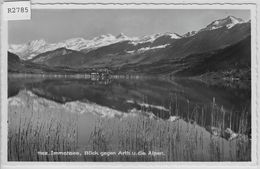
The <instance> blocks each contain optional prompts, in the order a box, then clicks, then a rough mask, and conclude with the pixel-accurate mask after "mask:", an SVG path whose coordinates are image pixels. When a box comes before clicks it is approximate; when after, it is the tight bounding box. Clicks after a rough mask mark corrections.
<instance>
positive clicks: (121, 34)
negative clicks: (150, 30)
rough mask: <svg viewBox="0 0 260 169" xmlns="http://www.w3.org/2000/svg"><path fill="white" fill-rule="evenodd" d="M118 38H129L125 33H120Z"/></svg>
mask: <svg viewBox="0 0 260 169" xmlns="http://www.w3.org/2000/svg"><path fill="white" fill-rule="evenodd" d="M116 38H117V39H129V37H128V36H126V35H125V34H124V33H120V34H119V35H117V36H116Z"/></svg>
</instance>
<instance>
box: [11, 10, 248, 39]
mask: <svg viewBox="0 0 260 169" xmlns="http://www.w3.org/2000/svg"><path fill="white" fill-rule="evenodd" d="M229 15H231V16H235V17H238V18H241V19H243V20H245V21H248V20H249V19H250V11H249V10H232V9H228V10H224V9H215V10H214V9H210V10H208V9H192V10H191V9H48V10H47V9H34V10H32V18H31V20H25V21H9V23H8V36H9V43H10V44H20V43H27V42H29V41H32V40H38V39H44V40H46V41H47V42H49V43H56V42H60V41H63V40H66V39H70V38H78V37H82V38H85V39H92V38H94V37H96V36H100V35H104V34H112V35H114V36H117V35H118V34H120V33H124V34H125V35H127V36H129V37H140V36H144V35H151V34H155V33H165V32H172V33H177V34H180V35H183V34H185V33H187V32H189V31H197V30H199V29H201V28H203V27H205V26H207V25H208V24H210V23H211V22H212V21H214V20H217V19H222V18H225V17H227V16H229Z"/></svg>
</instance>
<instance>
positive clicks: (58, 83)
mask: <svg viewBox="0 0 260 169" xmlns="http://www.w3.org/2000/svg"><path fill="white" fill-rule="evenodd" d="M24 89H26V90H29V91H31V92H33V93H34V94H36V95H38V96H40V97H43V98H46V99H48V100H53V101H55V102H59V103H66V102H70V101H81V102H93V103H96V104H98V105H101V106H106V107H109V108H112V109H115V110H119V111H122V112H126V113H127V112H130V111H131V110H133V109H136V110H144V111H148V112H152V113H153V114H154V115H155V116H156V117H158V118H162V119H169V118H171V117H177V116H180V117H181V118H182V119H184V120H185V121H193V122H195V123H197V124H199V125H200V126H203V127H205V128H208V129H209V128H210V129H209V130H211V128H212V127H213V126H216V123H217V121H216V119H217V120H219V121H222V122H223V123H224V129H225V128H231V129H232V130H233V131H235V132H239V130H240V124H241V120H242V121H246V122H247V123H246V124H247V127H246V131H245V134H247V135H250V133H251V130H250V128H251V120H250V119H251V107H250V105H251V91H250V90H247V89H236V88H225V87H219V86H209V85H206V84H204V83H201V82H198V81H192V80H187V79H178V80H165V79H158V78H157V79H156V78H140V79H130V80H129V79H112V80H111V79H110V80H106V81H91V80H86V79H42V78H9V79H8V97H12V96H15V95H17V94H18V92H19V91H20V90H24ZM217 111H220V112H222V113H216V112H217ZM214 112H215V113H214ZM213 116H214V117H213ZM223 117H224V118H223ZM241 118H243V119H241ZM212 119H215V120H214V121H213V120H212ZM213 124H215V125H213Z"/></svg>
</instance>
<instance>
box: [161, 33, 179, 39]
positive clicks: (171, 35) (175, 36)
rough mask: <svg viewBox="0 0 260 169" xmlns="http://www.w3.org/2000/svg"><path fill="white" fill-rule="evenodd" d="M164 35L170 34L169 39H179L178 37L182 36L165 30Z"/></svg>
mask: <svg viewBox="0 0 260 169" xmlns="http://www.w3.org/2000/svg"><path fill="white" fill-rule="evenodd" d="M164 35H166V36H170V37H171V39H180V38H182V36H180V35H178V34H177V33H170V32H166V33H165V34H164Z"/></svg>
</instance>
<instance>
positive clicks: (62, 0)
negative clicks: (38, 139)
mask: <svg viewBox="0 0 260 169" xmlns="http://www.w3.org/2000/svg"><path fill="white" fill-rule="evenodd" d="M3 1H4V0H0V3H1V6H0V7H2V3H3ZM6 1H8V0H6ZM9 1H14V0H9ZM48 1H49V2H48ZM55 1H56V2H55ZM68 1H71V2H68ZM79 1H80V2H79ZM86 1H87V2H86ZM97 1H100V0H96V1H92V2H89V0H85V1H84V0H78V3H77V2H75V1H73V0H41V1H40V0H32V2H31V5H32V8H33V9H48V8H49V7H55V8H56V9H59V8H60V7H62V8H61V9H79V8H78V7H80V6H82V7H86V6H90V8H91V6H98V7H102V8H104V7H107V6H115V7H118V6H120V7H124V8H125V7H128V6H136V7H137V8H138V7H140V6H156V5H157V6H158V5H161V6H167V5H168V6H173V5H176V6H183V5H223V6H224V5H241V6H244V5H255V6H256V11H255V12H256V15H255V17H254V18H253V17H252V16H251V34H252V31H255V32H254V35H255V37H253V36H251V47H252V48H253V47H255V49H254V50H253V52H252V54H251V55H252V56H253V55H255V56H253V57H252V58H251V63H252V64H251V76H252V81H251V88H252V105H253V101H254V100H255V105H254V106H255V107H254V109H255V110H254V109H253V106H252V112H254V111H255V112H254V113H255V115H254V116H253V115H252V124H253V121H255V125H254V129H255V130H254V131H255V137H254V138H255V139H256V140H254V141H255V146H256V147H255V153H256V157H255V158H256V161H255V162H256V163H254V164H253V163H248V164H249V165H244V164H243V162H144V163H142V162H70V163H69V162H7V163H5V162H6V161H2V160H3V159H6V158H7V157H4V156H3V155H6V154H7V153H4V152H3V150H7V147H6V146H7V144H5V143H4V142H2V141H3V140H2V138H3V137H4V136H5V137H6V135H7V125H6V123H1V131H0V133H1V167H4V168H7V167H8V168H29V167H32V168H36V167H37V168H54V167H55V168H57V167H58V168H67V167H71V168H76V167H78V168H86V167H88V168H90V167H91V168H94V167H95V168H109V167H111V168H116V167H118V168H119V167H120V168H122V167H127V166H128V167H129V168H130V167H142V168H148V167H156V168H157V167H158V168H159V167H160V168H161V167H164V168H170V167H176V168H177V167H178V168H198V167H199V168H209V167H210V168H219V167H221V168H227V167H232V168H258V167H259V168H260V166H259V160H260V159H259V152H260V147H259V145H258V142H259V141H260V135H259V127H260V126H259V117H260V116H259V115H258V112H260V111H259V110H260V109H259V108H260V105H259V104H258V99H260V97H259V96H260V95H259V92H260V91H259V87H258V86H259V82H260V81H259V80H260V79H259V77H258V76H259V73H258V72H259V69H260V68H259V66H258V62H259V59H258V57H259V47H258V45H259V40H260V37H259V35H258V30H259V23H260V20H259V10H260V7H259V6H260V3H259V2H260V1H259V2H258V1H257V0H255V1H252V0H251V1H250V2H249V3H248V1H246V0H240V1H239V2H237V1H235V2H234V3H230V2H232V1H230V0H226V1H230V2H216V0H215V2H212V3H208V2H209V1H210V0H207V1H205V0H201V1H203V2H202V3H199V2H194V3H190V2H188V1H193V0H188V1H187V0H182V1H180V2H175V3H173V2H172V1H173V0H172V1H171V2H170V0H166V1H167V2H162V1H161V2H158V3H156V2H154V1H153V2H148V1H149V0H143V1H145V2H140V1H138V0H137V1H138V2H133V1H136V0H132V1H131V2H125V3H122V0H121V2H120V1H118V0H112V1H110V2H104V1H106V0H103V2H102V1H101V2H97ZM114 1H117V2H114ZM151 1H152V0H151ZM177 1H179V0H177ZM211 1H214V0H211ZM244 2H245V3H244ZM71 6H76V8H71ZM81 9H83V8H81ZM0 13H1V14H0V21H1V23H0V33H1V36H0V37H1V43H0V52H1V55H0V56H1V58H0V61H1V65H0V69H1V78H0V83H1V90H0V94H1V99H0V104H1V106H0V108H1V118H0V120H1V122H2V119H6V117H3V113H2V112H3V111H4V110H7V109H4V108H3V107H2V104H3V103H7V102H6V101H7V99H6V98H7V90H6V89H7V53H6V49H7V44H6V42H7V38H8V36H7V33H8V28H7V24H6V23H5V22H4V21H3V19H2V18H1V17H2V10H0ZM32 15H33V13H32ZM253 27H255V29H254V30H253ZM253 43H254V44H255V46H254V45H253ZM257 56H258V57H257ZM253 79H254V80H253ZM253 91H254V92H255V93H253ZM254 117H255V118H256V119H254ZM2 129H3V130H2ZM3 131H4V132H3ZM254 131H253V130H252V133H253V132H254ZM252 138H253V137H252ZM5 141H6V140H5ZM251 149H252V150H253V149H254V147H251ZM252 152H253V151H252ZM252 158H253V155H252ZM3 163H5V164H4V165H3ZM185 163H186V164H185ZM187 163H188V164H187ZM223 163H224V164H225V165H223ZM212 164H214V165H212Z"/></svg>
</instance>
